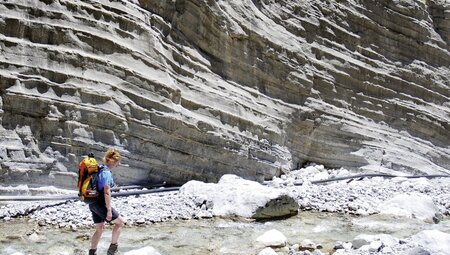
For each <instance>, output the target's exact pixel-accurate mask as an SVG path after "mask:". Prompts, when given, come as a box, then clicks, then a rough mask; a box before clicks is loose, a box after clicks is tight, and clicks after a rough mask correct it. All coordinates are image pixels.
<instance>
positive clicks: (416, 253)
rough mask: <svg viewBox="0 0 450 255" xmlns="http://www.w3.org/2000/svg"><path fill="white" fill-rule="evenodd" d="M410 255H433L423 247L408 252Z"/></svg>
mask: <svg viewBox="0 0 450 255" xmlns="http://www.w3.org/2000/svg"><path fill="white" fill-rule="evenodd" d="M408 255H431V253H430V252H429V251H427V250H425V249H424V248H422V247H415V248H413V249H411V250H409V251H408Z"/></svg>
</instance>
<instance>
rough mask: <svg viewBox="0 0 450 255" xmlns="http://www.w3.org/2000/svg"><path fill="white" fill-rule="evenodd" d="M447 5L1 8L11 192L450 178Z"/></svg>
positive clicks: (5, 156) (131, 0)
mask: <svg viewBox="0 0 450 255" xmlns="http://www.w3.org/2000/svg"><path fill="white" fill-rule="evenodd" d="M449 39H450V4H449V3H448V2H446V1H444V0H429V1H420V0H380V1H372V0H359V1H328V0H321V1H316V0H308V1H271V0H253V1H247V0H244V1H237V0H231V1H206V0H190V1H188V0H170V1H150V0H140V1H137V0H120V1H119V0H116V1H106V0H98V1H97V0H91V1H68V0H67V1H66V0H45V1H44V0H43V1H36V0H30V1H25V0H17V1H5V0H4V1H2V2H1V3H0V49H1V54H0V67H1V68H0V91H1V92H0V93H1V98H0V99H1V100H0V109H1V113H0V117H1V127H0V128H1V131H0V145H1V146H0V160H1V163H0V166H1V169H0V172H1V177H0V178H1V181H2V182H26V183H37V184H54V185H58V186H69V185H74V182H73V179H74V178H75V171H76V170H77V164H78V162H79V160H80V159H81V157H82V155H86V154H87V153H88V152H90V151H93V152H94V153H95V154H96V156H97V157H98V158H101V157H102V154H103V152H104V151H105V150H106V148H108V147H110V146H114V147H116V148H118V149H119V150H120V151H121V152H122V154H123V156H124V159H123V161H122V163H123V164H122V166H121V167H119V169H118V171H117V175H118V178H117V179H118V180H119V183H148V182H159V181H162V180H164V181H167V182H169V183H172V184H181V183H184V182H186V181H188V180H191V179H196V180H202V181H216V180H218V178H220V176H222V175H223V174H225V173H232V174H236V175H239V176H242V177H244V178H248V179H254V180H263V179H268V178H271V177H272V176H274V175H278V174H280V173H282V172H285V171H289V170H291V169H296V168H298V167H299V166H302V165H304V164H306V163H308V162H316V163H320V164H324V165H325V166H327V167H346V168H350V169H358V170H360V171H382V172H386V171H401V172H409V173H426V174H435V173H445V172H447V173H448V172H450V170H449V169H450V135H449V133H450V132H449V130H450V102H449V101H450V100H449V98H450V92H449V90H450V89H449V88H450V45H449V41H450V40H449Z"/></svg>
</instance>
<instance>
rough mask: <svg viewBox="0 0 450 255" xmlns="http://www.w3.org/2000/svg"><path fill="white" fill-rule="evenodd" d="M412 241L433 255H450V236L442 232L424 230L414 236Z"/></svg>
mask: <svg viewBox="0 0 450 255" xmlns="http://www.w3.org/2000/svg"><path fill="white" fill-rule="evenodd" d="M410 241H411V242H412V243H414V244H418V245H420V246H421V247H424V248H425V249H426V250H429V251H431V254H439V255H450V234H447V233H444V232H442V231H439V230H436V229H433V230H423V231H421V232H419V233H417V234H415V235H413V236H412V237H411V238H410Z"/></svg>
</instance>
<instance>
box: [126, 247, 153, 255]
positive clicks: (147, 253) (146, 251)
mask: <svg viewBox="0 0 450 255" xmlns="http://www.w3.org/2000/svg"><path fill="white" fill-rule="evenodd" d="M124 255H161V254H160V253H159V252H158V251H157V250H156V249H155V248H153V247H150V246H146V247H143V248H140V249H137V250H131V251H127V252H125V253H124Z"/></svg>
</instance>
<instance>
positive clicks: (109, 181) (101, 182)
mask: <svg viewBox="0 0 450 255" xmlns="http://www.w3.org/2000/svg"><path fill="white" fill-rule="evenodd" d="M101 167H102V170H101V171H100V173H99V174H98V183H97V185H98V186H97V188H98V191H101V192H103V189H104V188H105V186H106V185H109V186H110V187H112V186H114V179H113V177H112V173H111V169H109V168H108V167H107V166H106V165H101Z"/></svg>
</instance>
